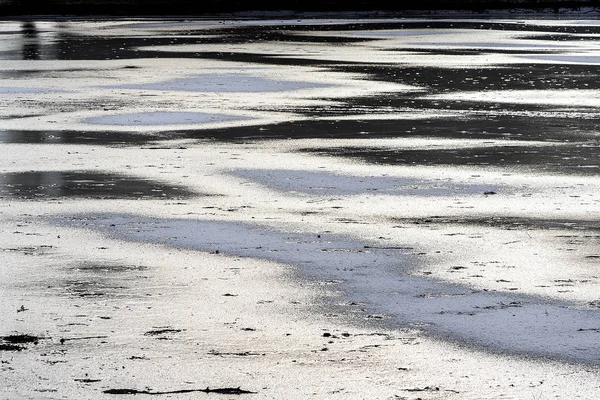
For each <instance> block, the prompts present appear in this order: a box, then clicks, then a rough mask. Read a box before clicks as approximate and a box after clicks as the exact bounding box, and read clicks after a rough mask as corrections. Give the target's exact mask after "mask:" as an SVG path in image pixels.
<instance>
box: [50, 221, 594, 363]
mask: <svg viewBox="0 0 600 400" xmlns="http://www.w3.org/2000/svg"><path fill="white" fill-rule="evenodd" d="M55 222H56V221H55ZM58 223H59V224H67V225H69V226H71V227H73V226H74V227H79V228H85V229H89V230H92V231H96V232H100V233H102V234H104V235H106V236H108V237H110V238H112V239H116V240H123V241H128V242H141V243H153V244H158V245H164V246H171V247H176V248H185V249H191V250H197V251H205V252H217V251H218V252H219V253H220V254H226V255H231V256H236V257H248V258H257V259H265V260H270V261H275V262H279V263H285V264H287V265H290V266H293V267H294V268H295V270H294V273H296V274H297V275H298V277H299V278H301V279H308V280H316V281H327V282H335V283H337V285H336V286H335V289H336V292H337V291H339V293H340V296H342V298H343V299H342V300H344V301H348V302H360V303H364V304H365V307H364V308H365V311H366V312H368V313H378V314H379V315H384V316H385V318H386V322H389V323H392V324H394V325H396V326H400V327H418V328H419V329H422V330H424V331H425V332H427V333H428V334H430V335H433V336H435V337H439V338H441V339H444V340H452V341H458V342H460V343H463V344H466V345H469V346H473V347H475V348H478V349H482V350H485V351H491V352H498V353H503V354H515V355H527V356H535V357H542V358H552V359H558V360H563V361H568V362H578V363H586V364H592V363H597V362H598V359H600V347H599V346H598V345H597V344H598V340H599V338H600V337H599V336H598V335H600V333H599V332H600V322H598V321H599V318H598V317H599V316H600V310H586V309H577V308H575V305H574V304H571V303H568V302H563V301H558V300H551V299H543V298H539V297H533V296H526V295H521V294H517V293H515V294H510V293H499V292H491V291H476V290H473V289H471V288H469V287H467V286H461V285H456V284H450V283H446V282H442V281H438V280H435V279H431V278H428V277H423V276H412V275H411V270H412V269H413V268H414V266H415V265H416V264H417V259H416V257H415V256H413V255H412V253H413V249H411V248H407V247H378V246H377V245H375V244H373V243H370V242H366V241H360V240H358V239H353V238H349V237H343V236H337V235H333V234H323V233H321V234H317V233H298V232H287V231H281V230H273V229H271V228H267V227H263V226H260V225H254V224H247V223H241V222H224V221H201V220H192V219H162V218H149V217H141V216H136V215H128V214H117V215H114V214H94V215H80V216H71V217H65V218H64V219H61V220H60V221H59V222H58ZM199 268H201V267H199ZM338 300H339V299H336V301H338Z"/></svg>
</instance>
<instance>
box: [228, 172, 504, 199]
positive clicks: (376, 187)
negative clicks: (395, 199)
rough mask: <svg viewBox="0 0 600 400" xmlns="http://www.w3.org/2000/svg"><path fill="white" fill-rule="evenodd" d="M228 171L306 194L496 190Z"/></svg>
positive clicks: (313, 174)
mask: <svg viewBox="0 0 600 400" xmlns="http://www.w3.org/2000/svg"><path fill="white" fill-rule="evenodd" d="M229 173H230V174H231V175H234V176H238V177H241V178H246V179H250V180H251V181H252V182H258V183H260V184H262V185H265V186H267V187H269V188H272V189H275V190H279V191H283V192H299V193H304V194H309V195H324V194H328V193H329V194H335V195H358V194H365V193H370V194H381V195H395V196H457V195H469V194H474V193H479V194H481V193H484V192H486V191H496V190H498V187H497V185H477V184H464V183H455V182H451V181H449V180H444V179H419V178H408V177H392V176H362V177H361V176H358V177H357V176H349V175H340V174H334V173H330V172H320V171H301V170H283V169H257V170H253V169H238V170H234V171H230V172H229Z"/></svg>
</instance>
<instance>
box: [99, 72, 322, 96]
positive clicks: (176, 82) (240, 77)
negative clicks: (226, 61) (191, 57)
mask: <svg viewBox="0 0 600 400" xmlns="http://www.w3.org/2000/svg"><path fill="white" fill-rule="evenodd" d="M329 86H331V85H329V84H322V83H316V82H303V81H291V80H278V79H266V78H263V77H260V76H255V75H251V74H242V73H217V74H199V75H195V76H191V77H186V78H177V79H172V80H168V81H162V82H153V83H142V84H131V85H115V86H108V88H113V89H140V90H163V91H165V90H166V91H184V92H216V93H222V92H227V93H232V92H234V93H235V92H239V93H261V92H283V91H292V90H301V89H318V88H324V87H329Z"/></svg>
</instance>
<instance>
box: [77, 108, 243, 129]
mask: <svg viewBox="0 0 600 400" xmlns="http://www.w3.org/2000/svg"><path fill="white" fill-rule="evenodd" d="M242 119H246V118H245V117H240V116H236V115H224V114H212V113H202V112H169V111H154V112H145V113H130V114H112V115H103V116H100V117H90V118H86V119H84V120H83V122H85V123H88V124H95V125H119V126H128V125H132V126H135V125H189V124H205V123H214V122H227V121H239V120H242Z"/></svg>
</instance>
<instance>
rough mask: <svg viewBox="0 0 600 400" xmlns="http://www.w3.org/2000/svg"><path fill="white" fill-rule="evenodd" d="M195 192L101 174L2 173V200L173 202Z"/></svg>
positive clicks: (123, 176) (60, 172)
mask: <svg viewBox="0 0 600 400" xmlns="http://www.w3.org/2000/svg"><path fill="white" fill-rule="evenodd" d="M193 195H195V193H193V192H191V191H189V190H187V189H185V188H182V187H178V186H176V185H168V184H164V183H159V182H153V181H151V180H145V179H137V178H133V177H128V176H125V175H118V174H111V173H100V172H71V171H39V172H13V173H2V174H0V198H3V197H8V198H11V199H20V200H47V199H52V198H93V199H153V198H155V199H169V198H185V197H190V196H193Z"/></svg>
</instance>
